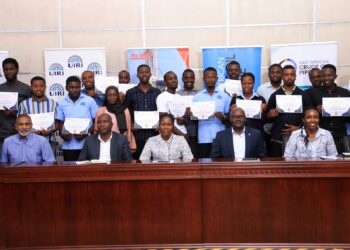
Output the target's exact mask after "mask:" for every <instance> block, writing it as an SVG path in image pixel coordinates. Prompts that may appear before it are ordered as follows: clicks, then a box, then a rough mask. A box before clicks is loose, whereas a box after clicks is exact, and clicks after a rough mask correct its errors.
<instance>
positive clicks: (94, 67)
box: [87, 62, 102, 75]
mask: <svg viewBox="0 0 350 250" xmlns="http://www.w3.org/2000/svg"><path fill="white" fill-rule="evenodd" d="M87 70H89V71H91V72H94V74H95V75H102V67H101V65H100V64H99V63H97V62H92V63H90V64H89V66H88V68H87Z"/></svg>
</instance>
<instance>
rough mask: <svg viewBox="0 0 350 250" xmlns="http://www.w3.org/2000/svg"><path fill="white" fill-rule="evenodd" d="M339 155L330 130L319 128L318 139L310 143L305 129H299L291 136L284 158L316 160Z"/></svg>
mask: <svg viewBox="0 0 350 250" xmlns="http://www.w3.org/2000/svg"><path fill="white" fill-rule="evenodd" d="M336 155H338V152H337V148H336V147H335V144H334V140H333V137H332V135H331V133H330V132H329V131H328V130H325V129H322V128H318V131H317V134H316V137H315V139H314V140H313V141H309V140H308V139H307V137H306V133H305V129H304V128H302V129H298V130H296V131H294V132H293V133H292V135H291V136H290V138H289V140H288V142H287V146H286V149H285V152H284V157H297V158H298V157H300V158H316V157H320V156H336Z"/></svg>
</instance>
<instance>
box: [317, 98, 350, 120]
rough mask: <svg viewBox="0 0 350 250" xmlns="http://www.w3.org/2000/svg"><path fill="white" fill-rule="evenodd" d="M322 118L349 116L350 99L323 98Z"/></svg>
mask: <svg viewBox="0 0 350 250" xmlns="http://www.w3.org/2000/svg"><path fill="white" fill-rule="evenodd" d="M322 116H350V97H323V98H322Z"/></svg>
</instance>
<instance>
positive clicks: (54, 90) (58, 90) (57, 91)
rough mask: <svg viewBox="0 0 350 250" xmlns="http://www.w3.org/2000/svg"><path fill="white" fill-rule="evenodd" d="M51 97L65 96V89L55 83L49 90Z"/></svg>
mask: <svg viewBox="0 0 350 250" xmlns="http://www.w3.org/2000/svg"><path fill="white" fill-rule="evenodd" d="M49 95H50V96H64V88H63V86H62V85H61V84H59V83H54V84H52V85H51V86H50V88H49Z"/></svg>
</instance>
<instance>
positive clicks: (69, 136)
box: [61, 134, 73, 141]
mask: <svg viewBox="0 0 350 250" xmlns="http://www.w3.org/2000/svg"><path fill="white" fill-rule="evenodd" d="M61 138H62V140H64V141H71V140H72V138H73V135H72V134H61Z"/></svg>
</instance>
